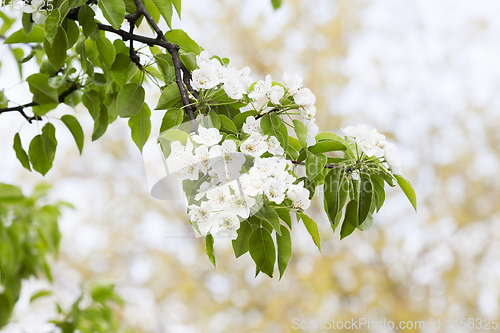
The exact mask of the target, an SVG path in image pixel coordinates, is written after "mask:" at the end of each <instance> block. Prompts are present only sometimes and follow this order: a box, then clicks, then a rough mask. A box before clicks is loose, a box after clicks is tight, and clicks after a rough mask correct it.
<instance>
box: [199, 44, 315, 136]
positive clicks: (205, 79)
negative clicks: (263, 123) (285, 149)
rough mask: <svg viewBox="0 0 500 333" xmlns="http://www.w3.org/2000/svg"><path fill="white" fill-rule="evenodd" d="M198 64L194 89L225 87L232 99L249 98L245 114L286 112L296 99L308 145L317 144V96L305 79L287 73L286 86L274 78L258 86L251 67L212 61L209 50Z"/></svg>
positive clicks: (267, 79) (285, 74)
mask: <svg viewBox="0 0 500 333" xmlns="http://www.w3.org/2000/svg"><path fill="white" fill-rule="evenodd" d="M196 63H197V65H198V67H199V68H198V69H196V70H194V71H193V73H192V79H191V85H192V86H193V88H194V89H196V90H200V89H212V88H215V87H218V86H219V85H222V88H223V89H224V91H225V93H226V94H227V95H228V96H229V97H230V98H232V99H235V100H240V99H242V98H243V96H244V95H246V96H247V97H248V99H249V100H250V102H249V103H248V104H247V105H246V106H245V107H242V108H241V109H240V111H241V112H244V111H250V110H254V111H257V113H258V114H264V113H267V112H270V111H271V110H276V109H278V110H281V109H282V110H286V107H285V106H284V102H285V100H287V99H288V98H289V97H293V101H294V103H295V108H298V110H299V113H300V115H301V116H302V118H303V121H304V124H305V126H306V129H307V140H306V141H307V145H309V146H311V145H314V144H315V143H316V140H315V137H316V135H317V134H318V131H319V129H318V126H317V125H316V122H315V118H314V117H315V115H316V107H315V105H314V104H315V102H316V96H314V94H313V93H312V91H311V90H310V89H308V88H305V87H303V84H302V81H303V79H302V77H300V76H299V75H289V74H288V73H287V72H286V71H285V73H284V75H283V81H284V85H281V84H278V83H276V82H273V81H272V78H271V75H267V76H266V79H265V80H260V81H257V82H255V83H254V82H253V80H252V79H251V78H250V77H249V74H250V68H249V67H244V68H243V69H241V70H237V69H235V68H233V67H225V66H223V65H222V64H221V63H220V62H219V61H218V60H217V59H210V57H209V54H208V53H207V52H206V51H203V52H201V53H200V54H199V55H198V56H197V58H196Z"/></svg>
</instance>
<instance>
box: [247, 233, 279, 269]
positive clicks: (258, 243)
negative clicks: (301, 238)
mask: <svg viewBox="0 0 500 333" xmlns="http://www.w3.org/2000/svg"><path fill="white" fill-rule="evenodd" d="M248 246H249V251H250V256H252V259H253V261H255V264H256V265H257V268H258V269H259V270H260V271H261V272H262V273H264V274H266V275H268V276H269V277H271V278H272V277H273V271H274V264H275V262H276V249H275V247H274V242H273V238H272V237H271V235H270V234H269V232H268V231H267V230H266V229H264V228H257V229H255V230H254V231H253V232H252V234H251V235H250V240H249V244H248Z"/></svg>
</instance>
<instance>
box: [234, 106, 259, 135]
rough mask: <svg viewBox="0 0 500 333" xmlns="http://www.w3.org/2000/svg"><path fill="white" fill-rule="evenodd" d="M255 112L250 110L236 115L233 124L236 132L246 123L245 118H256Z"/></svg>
mask: <svg viewBox="0 0 500 333" xmlns="http://www.w3.org/2000/svg"><path fill="white" fill-rule="evenodd" d="M256 115H257V111H255V110H250V111H245V112H242V113H238V114H237V115H236V116H234V118H233V119H232V120H233V123H234V125H235V126H236V128H237V129H238V130H240V129H241V128H242V127H243V124H244V123H245V122H246V121H247V118H248V117H250V116H254V117H255V116H256Z"/></svg>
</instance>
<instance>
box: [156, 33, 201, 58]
mask: <svg viewBox="0 0 500 333" xmlns="http://www.w3.org/2000/svg"><path fill="white" fill-rule="evenodd" d="M165 37H166V38H167V40H168V41H169V42H170V43H174V44H176V45H179V46H180V47H181V49H182V50H184V51H186V52H193V53H195V54H200V53H201V51H203V49H202V48H201V47H200V46H199V45H198V44H197V43H196V42H195V41H194V40H192V39H191V37H189V36H188V34H187V33H185V32H184V31H183V30H180V29H172V30H170V31H167V32H166V33H165Z"/></svg>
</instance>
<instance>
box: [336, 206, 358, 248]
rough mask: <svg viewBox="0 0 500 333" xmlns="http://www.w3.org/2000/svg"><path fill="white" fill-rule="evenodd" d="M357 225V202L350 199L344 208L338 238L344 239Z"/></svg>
mask: <svg viewBox="0 0 500 333" xmlns="http://www.w3.org/2000/svg"><path fill="white" fill-rule="evenodd" d="M357 226H358V202H357V201H356V200H351V201H349V203H348V204H347V207H346V210H345V218H344V222H342V229H340V239H344V238H346V237H347V236H349V235H350V234H352V232H353V231H354V230H356V227H357Z"/></svg>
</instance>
